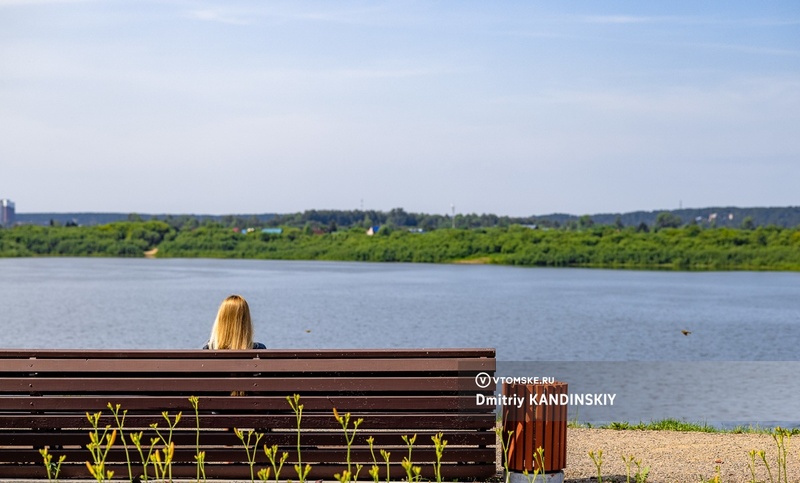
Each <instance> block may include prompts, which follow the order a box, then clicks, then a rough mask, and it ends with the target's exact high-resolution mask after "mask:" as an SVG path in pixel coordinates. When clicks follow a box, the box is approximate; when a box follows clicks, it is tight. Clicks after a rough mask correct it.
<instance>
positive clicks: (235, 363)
mask: <svg viewBox="0 0 800 483" xmlns="http://www.w3.org/2000/svg"><path fill="white" fill-rule="evenodd" d="M494 370H495V361H494V359H471V358H459V357H455V358H449V357H448V358H443V357H442V358H417V359H407V360H403V359H391V358H383V359H375V358H373V359H216V360H215V359H208V358H193V359H142V360H138V361H137V362H136V364H131V363H130V361H129V360H127V359H116V358H115V359H107V358H103V359H88V358H84V359H58V358H49V359H11V360H3V362H2V364H0V374H3V373H14V372H30V373H38V374H49V373H62V374H69V373H85V372H93V373H115V374H122V375H124V374H125V373H140V372H148V373H158V372H160V373H172V372H177V373H209V374H213V373H233V372H258V373H265V372H268V373H270V374H274V373H281V372H291V373H298V372H307V373H308V372H314V373H316V372H322V373H336V372H346V373H381V372H429V373H436V372H459V371H494Z"/></svg>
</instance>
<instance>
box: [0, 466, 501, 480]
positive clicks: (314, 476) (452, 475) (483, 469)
mask: <svg viewBox="0 0 800 483" xmlns="http://www.w3.org/2000/svg"><path fill="white" fill-rule="evenodd" d="M260 467H263V466H260ZM384 468H385V467H384V466H380V467H379V469H380V475H381V479H382V480H384V479H385V474H386V473H385V470H384ZM107 469H108V470H111V471H114V475H115V477H116V476H120V475H122V476H123V477H127V475H128V468H127V466H126V465H124V464H114V465H108V466H107ZM346 469H347V466H346V465H343V464H315V465H312V468H311V472H310V473H309V475H308V478H309V480H310V481H316V480H324V479H326V478H331V475H334V474H337V473H338V474H341V473H342V471H344V470H346ZM136 470H139V472H138V474H141V468H136ZM367 470H368V468H366V467H365V468H364V469H363V470H362V471H361V474H360V475H359V480H360V481H368V480H369V475H368V473H367ZM196 471H197V470H196V468H195V466H194V465H193V464H190V465H175V466H174V467H173V471H172V474H173V476H174V477H175V478H194V477H195V475H196ZM86 473H87V470H86V466H85V465H84V464H80V465H77V464H75V465H65V466H62V469H61V474H60V477H61V479H69V478H80V479H84V480H85V479H86ZM442 473H443V475H447V476H446V478H447V479H455V480H472V479H478V480H479V481H480V480H481V479H485V478H488V477H491V476H495V473H496V468H495V464H494V463H472V464H469V463H468V464H460V465H450V466H448V467H445V465H442ZM421 474H422V477H423V478H425V479H428V480H430V479H433V477H434V474H433V468H432V466H431V465H424V466H423V467H422V473H421ZM0 475H3V477H4V478H31V479H43V478H45V477H46V475H45V473H44V468H43V467H42V466H39V465H25V466H21V465H16V466H13V465H0ZM206 476H207V477H208V479H216V478H220V479H232V478H236V479H242V480H248V481H249V479H250V468H249V467H248V466H247V465H243V464H221V465H220V464H217V465H207V466H206ZM405 476H406V473H405V470H404V469H403V468H401V467H400V465H399V464H394V465H392V466H391V479H392V480H396V481H399V480H401V479H405ZM152 477H153V474H152V473H151V474H150V478H151V481H152ZM287 479H292V480H294V481H297V474H296V473H295V472H294V470H293V469H292V468H286V467H284V468H283V471H282V472H281V480H282V481H286V480H287Z"/></svg>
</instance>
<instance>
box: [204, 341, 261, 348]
mask: <svg viewBox="0 0 800 483" xmlns="http://www.w3.org/2000/svg"><path fill="white" fill-rule="evenodd" d="M266 348H267V346H265V345H264V344H262V343H261V342H253V349H266ZM203 349H208V342H206V345H204V346H203Z"/></svg>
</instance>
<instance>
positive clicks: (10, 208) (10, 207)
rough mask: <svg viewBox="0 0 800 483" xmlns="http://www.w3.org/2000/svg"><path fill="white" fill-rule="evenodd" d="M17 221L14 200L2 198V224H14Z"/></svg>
mask: <svg viewBox="0 0 800 483" xmlns="http://www.w3.org/2000/svg"><path fill="white" fill-rule="evenodd" d="M14 221H15V211H14V202H13V201H11V200H5V199H3V200H0V225H2V226H12V225H13V224H14Z"/></svg>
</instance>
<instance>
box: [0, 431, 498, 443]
mask: <svg viewBox="0 0 800 483" xmlns="http://www.w3.org/2000/svg"><path fill="white" fill-rule="evenodd" d="M139 431H142V433H143V434H142V440H143V441H150V439H151V438H154V437H156V434H155V432H154V431H153V430H151V429H149V428H143V429H139V428H137V429H136V430H131V429H127V430H125V434H131V433H133V432H139ZM438 432H439V431H438V430H437V431H432V430H427V429H417V430H415V431H414V432H413V433H412V434H416V435H417V445H418V446H423V445H429V444H432V442H431V436H433V435H435V434H437V433H438ZM402 436H411V434H409V433H408V432H407V431H399V430H385V429H384V430H381V431H377V432H372V433H370V432H365V431H360V432H358V433H357V434H356V436H355V438H354V441H353V444H354V445H355V446H358V445H362V446H363V445H366V444H367V441H366V440H367V438H369V437H372V438H373V439H374V444H375V445H376V446H403V445H404V444H405V443H404V442H403V439H402ZM343 438H344V434H343V433H342V431H309V430H303V431H302V434H301V444H302V445H325V446H328V445H340V444H341V443H342V441H344V439H343ZM495 438H496V435H495V433H494V431H473V430H469V431H457V430H451V431H449V432H447V431H445V432H444V439H446V440H447V441H448V444H449V445H451V446H458V445H469V446H491V445H494V444H495ZM173 441H175V444H176V445H182V446H194V445H195V442H196V434H195V432H193V431H178V432H176V433H175V434H174V436H173ZM200 441H201V444H202V445H211V446H213V445H237V444H239V439H238V438H237V437H236V435H235V434H234V433H233V431H231V430H230V429H225V430H220V429H217V430H209V429H206V428H203V431H202V434H201V440H200ZM88 442H89V436H88V429H80V430H78V429H69V430H62V431H53V430H42V431H30V430H5V431H0V446H31V447H33V446H54V445H62V446H67V445H76V446H81V447H83V446H85V445H86V444H87V443H88ZM264 443H266V444H269V445H273V444H277V445H280V446H292V445H295V444H297V433H296V432H295V431H280V432H279V431H267V432H266V433H264V439H263V440H262V444H264ZM119 444H121V442H120V443H119Z"/></svg>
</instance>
